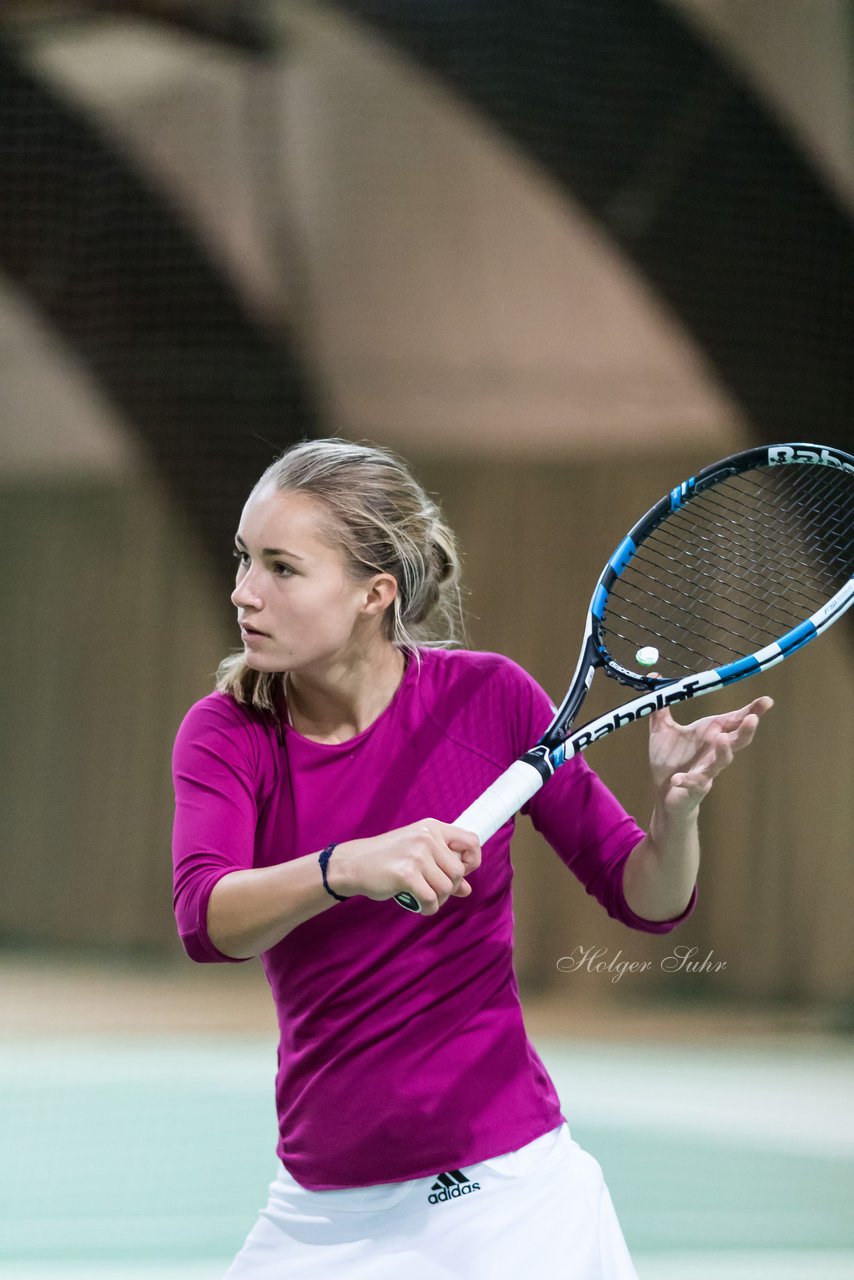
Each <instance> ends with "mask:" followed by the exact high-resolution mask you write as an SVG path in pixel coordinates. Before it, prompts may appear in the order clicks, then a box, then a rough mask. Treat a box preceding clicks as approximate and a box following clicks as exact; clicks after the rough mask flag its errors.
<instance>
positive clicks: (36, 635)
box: [0, 0, 854, 1021]
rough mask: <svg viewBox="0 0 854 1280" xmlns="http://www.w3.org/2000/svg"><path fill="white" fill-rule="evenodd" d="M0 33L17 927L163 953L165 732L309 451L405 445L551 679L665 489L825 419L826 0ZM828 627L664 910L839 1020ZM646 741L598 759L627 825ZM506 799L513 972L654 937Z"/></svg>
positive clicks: (848, 186)
mask: <svg viewBox="0 0 854 1280" xmlns="http://www.w3.org/2000/svg"><path fill="white" fill-rule="evenodd" d="M558 11H559V12H558ZM428 13H429V20H428V16H426V15H428ZM0 35H2V43H0V93H2V104H3V110H2V111H0V119H2V123H0V134H1V135H2V147H0V164H2V172H0V178H2V182H0V231H2V237H0V240H2V244H0V364H2V372H3V377H2V379H0V419H1V420H2V424H3V425H2V436H0V520H2V532H3V537H2V544H0V578H2V584H3V606H4V615H5V626H4V643H5V650H6V661H5V662H4V663H3V664H2V670H0V691H2V702H3V715H2V723H3V736H2V756H0V761H1V762H2V779H3V783H2V786H3V798H2V818H1V819H0V821H2V827H0V838H2V846H1V847H2V860H3V867H4V890H3V894H2V895H0V944H5V945H7V946H14V945H19V944H21V943H26V944H54V943H61V944H71V945H74V946H79V947H87V948H100V949H104V950H105V951H110V950H111V949H112V950H117V949H118V950H127V951H134V950H145V951H148V952H155V953H158V954H164V955H170V956H176V957H177V956H178V955H179V954H180V947H179V945H178V943H177V941H176V939H175V936H174V928H173V923H172V918H171V912H170V863H169V836H170V824H171V782H170V773H169V755H170V749H171V743H172V739H173V737H174V733H175V730H176V728H177V725H178V724H179V722H180V719H181V717H182V715H183V713H184V711H185V710H186V708H187V707H188V706H189V704H190V703H191V702H192V701H194V700H195V699H196V698H198V697H201V696H203V695H204V694H205V693H206V692H207V691H208V690H209V689H210V687H211V681H212V674H213V672H214V670H215V668H216V665H217V663H218V661H219V659H220V657H221V656H222V655H223V654H225V653H226V652H227V651H228V650H229V649H230V648H232V647H235V646H236V642H237V637H236V635H235V628H234V621H233V616H232V615H233V611H232V609H231V606H230V604H229V601H228V594H229V575H230V573H231V568H232V562H231V555H230V547H231V538H232V534H233V530H234V527H235V525H236V522H237V519H238V517H239V512H240V506H241V504H242V501H243V499H244V497H245V495H246V493H247V491H248V488H249V487H250V486H251V483H252V481H253V480H254V478H255V477H256V476H257V474H258V473H259V472H260V470H261V469H262V468H263V467H264V466H265V465H266V463H267V462H268V461H269V460H270V458H271V457H272V456H273V455H274V454H275V453H276V452H277V451H278V450H280V449H281V448H283V447H284V446H286V445H287V444H288V443H290V442H291V441H293V440H295V439H298V438H300V437H301V436H303V435H304V434H336V433H340V434H344V435H347V436H350V437H352V438H357V439H370V440H373V441H376V442H378V443H382V444H388V445H391V446H392V447H394V448H396V449H398V450H399V451H401V452H402V453H403V454H404V455H405V456H406V457H407V458H409V459H410V460H411V461H412V462H413V463H414V465H415V467H416V470H417V471H418V473H419V475H420V476H421V478H422V479H423V480H424V481H425V482H426V483H427V485H428V487H429V488H430V489H431V490H432V491H434V492H435V493H437V494H438V495H439V497H440V499H441V501H442V503H443V505H444V507H445V509H446V511H447V513H448V514H449V516H450V518H451V520H452V522H453V523H454V525H455V527H456V528H457V531H458V533H459V536H460V539H461V542H462V546H463V550H464V553H465V559H466V578H467V588H468V592H469V612H470V625H469V633H470V642H471V644H472V645H473V646H476V647H480V648H490V649H496V650H500V651H501V652H504V653H507V654H509V655H510V656H512V657H513V658H515V659H516V660H517V661H519V662H521V663H522V664H523V665H524V666H526V667H527V668H528V669H529V670H530V671H531V672H532V673H533V674H534V675H535V676H536V677H537V678H538V679H539V680H540V682H541V683H542V684H543V685H544V686H545V687H546V688H547V689H548V690H549V691H550V693H551V694H552V695H553V696H554V697H559V696H560V695H561V693H562V690H563V688H564V687H565V685H566V683H567V680H568V678H569V675H570V674H571V668H572V666H573V665H574V661H575V647H576V644H577V637H578V630H579V620H580V617H581V612H582V609H583V607H584V605H585V604H586V601H587V598H588V596H589V592H590V589H591V585H592V582H593V579H594V576H595V574H596V573H597V572H598V570H599V567H600V565H601V563H602V561H603V560H604V558H605V557H606V556H607V555H608V554H609V553H610V552H611V550H612V549H613V546H614V544H615V542H616V541H617V540H618V539H619V537H621V536H622V534H623V533H624V531H625V529H626V528H627V527H628V526H629V524H631V523H633V522H634V520H635V519H636V518H637V517H638V515H639V514H640V513H641V512H642V511H643V510H644V509H645V508H646V507H647V506H648V505H650V504H651V503H652V502H653V501H654V500H655V499H657V498H658V497H659V496H660V494H661V492H663V491H664V490H665V488H669V487H671V486H672V485H673V484H675V483H677V482H678V481H679V480H681V479H683V478H684V477H685V476H686V475H688V474H690V472H691V471H692V470H694V469H695V468H696V467H698V466H700V465H703V464H704V463H706V462H709V461H712V460H714V459H715V458H716V457H718V456H720V455H722V454H724V453H726V452H730V451H733V450H735V449H737V448H739V447H743V446H747V445H749V444H751V443H753V442H756V441H759V440H768V441H770V440H771V439H775V438H794V437H795V436H797V437H799V438H804V439H811V438H813V439H819V440H822V441H825V442H829V443H836V444H840V445H842V446H843V447H846V446H847V447H849V448H850V447H851V438H850V433H851V431H852V425H851V424H852V421H854V419H852V415H851V410H852V407H854V397H852V379H851V350H852V348H851V345H850V339H851V336H852V335H851V327H852V323H854V321H853V320H852V316H854V308H852V306H851V284H852V279H853V278H854V276H852V266H854V258H852V255H851V246H852V227H851V208H852V201H854V153H853V152H852V147H851V137H852V130H851V125H852V112H854V108H852V93H851V89H852V67H854V61H853V60H852V57H851V54H852V48H854V20H852V11H851V6H850V5H849V4H847V3H845V2H844V0H808V2H806V3H804V2H802V0H680V3H676V2H675V0H673V2H671V3H668V4H649V5H647V6H627V5H626V4H625V3H622V2H620V3H617V2H616V0H614V2H609V3H605V2H604V0H597V3H596V4H595V5H593V6H592V7H591V6H590V5H587V4H585V3H575V4H572V5H566V6H557V7H554V6H550V5H545V4H539V3H537V4H528V5H522V4H518V5H514V4H506V5H502V6H490V5H480V6H475V7H471V6H466V5H463V6H461V5H450V4H449V5H447V6H444V7H443V6H430V7H429V11H428V10H426V9H425V7H424V6H423V5H421V6H418V5H414V4H409V3H404V2H403V0H399V2H398V3H394V2H393V0H388V2H387V3H379V2H378V3H373V4H370V3H364V4H346V3H342V4H339V5H337V6H335V5H326V4H324V5H319V4H318V5H315V4H308V3H291V2H290V0H281V2H279V3H277V2H276V0H269V2H268V3H256V4H242V5H230V4H226V3H223V2H217V0H210V3H205V2H204V0H196V2H195V3H190V4H188V3H179V2H178V0H175V2H174V3H170V2H169V0H151V2H150V3H140V4H127V3H125V4H114V5H111V4H109V3H92V4H84V3H76V4H75V3H45V4H40V3H28V4H26V5H24V4H18V5H16V4H8V5H7V6H6V8H5V10H4V14H3V17H2V26H0ZM597 40H598V43H597ZM626 68H629V69H632V68H634V71H635V74H634V75H633V76H626V75H625V74H624V73H625V70H626ZM469 87H470V89H471V91H470V92H469V91H468V90H469ZM567 95H571V97H567ZM621 95H624V96H621ZM647 108H648V117H647V116H646V115H644V114H643V113H644V112H645V111H647ZM608 121H611V122H616V125H615V127H614V128H610V127H609V128H607V129H606V128H605V122H608ZM621 122H622V123H621ZM639 122H640V123H639ZM641 126H642V127H641ZM851 646H852V633H851V628H850V627H849V628H847V629H846V627H844V626H840V627H839V628H836V630H835V631H834V632H832V633H830V634H829V635H828V636H827V637H825V638H824V639H822V641H821V644H820V645H819V646H815V647H814V648H810V649H808V650H806V651H805V652H804V653H803V654H801V655H799V657H798V659H797V660H796V661H795V662H794V663H791V664H786V667H785V668H784V669H777V670H776V671H775V672H773V673H771V674H770V675H769V676H768V677H767V678H765V679H764V680H763V681H762V689H763V690H765V691H768V692H771V693H772V694H774V696H775V697H776V698H777V707H776V709H775V711H774V713H773V718H772V719H769V721H768V722H767V724H766V725H763V732H762V734H761V735H760V738H759V740H758V741H757V744H756V746H755V748H754V749H753V750H752V751H751V752H750V753H749V756H748V757H747V758H743V759H740V760H739V761H738V763H737V765H736V766H735V767H734V768H733V770H732V771H731V773H730V774H728V775H727V777H726V779H725V780H724V782H723V783H722V785H721V786H720V787H719V788H718V790H717V791H716V792H715V794H714V795H713V797H712V798H711V799H710V800H709V801H708V802H707V805H706V807H705V810H704V845H705V858H704V865H703V868H702V872H701V892H700V905H699V907H698V910H697V913H696V916H695V918H694V919H693V920H692V921H691V923H690V924H689V925H688V926H686V928H685V930H684V931H683V933H682V934H681V935H680V936H679V941H681V942H685V943H686V944H687V945H696V946H697V947H698V949H700V951H701V953H702V954H703V955H705V954H706V952H707V951H708V950H709V949H714V951H715V953H716V954H717V955H718V956H721V957H724V958H725V959H726V961H727V968H726V971H725V973H723V974H721V975H716V979H715V992H716V994H718V995H720V994H725V995H727V996H729V997H731V998H732V999H745V998H757V997H759V998H763V999H774V1000H778V999H785V1000H795V1001H802V1002H807V1003H810V1004H812V1005H814V1006H815V1007H816V1008H818V1009H821V1010H824V1011H826V1013H827V1016H828V1017H830V1018H834V1019H836V1020H837V1021H838V1020H840V1019H841V1018H844V1017H845V1016H846V1010H848V1009H850V1008H851V1007H852V997H854V992H852V988H851V976H850V975H851V973H852V972H854V966H853V965H852V961H854V941H852V932H851V929H850V917H851V912H852V907H854V901H852V898H854V890H853V889H852V885H854V877H852V874H851V871H852V861H851V858H852V829H854V787H852V785H851V784H852V776H854V734H852V730H851V725H852V721H854V676H853V675H852V647H851ZM759 691H760V689H759V685H757V686H756V688H750V689H748V688H747V687H746V688H745V698H746V697H747V696H748V695H749V696H754V695H755V693H757V692H759ZM606 693H607V694H608V695H609V696H610V690H608V691H606ZM598 696H599V701H600V703H601V704H602V705H604V701H605V700H606V699H605V698H604V697H603V695H602V691H601V690H600V691H599V695H598ZM736 696H738V695H737V694H733V693H732V692H730V694H729V695H728V696H727V699H726V700H725V701H726V702H731V701H732V699H733V698H734V697H736ZM714 705H717V706H721V705H723V702H722V701H721V700H715V699H710V700H708V701H707V702H706V703H705V704H703V705H702V714H706V713H707V712H708V711H709V710H710V709H711V707H712V706H714ZM644 748H645V729H644V727H643V726H637V727H635V728H632V729H629V730H626V731H625V732H624V733H622V734H620V735H618V737H617V738H615V740H614V741H613V742H612V743H609V744H608V745H607V746H606V747H600V748H599V749H597V750H596V751H594V752H591V753H590V756H589V758H590V761H591V763H592V764H593V765H594V767H595V768H597V769H598V770H599V771H600V772H601V774H602V775H603V777H604V778H605V779H606V781H608V782H609V784H610V785H611V786H612V787H613V788H614V790H615V791H616V792H617V793H618V794H619V795H620V797H621V798H622V799H623V800H624V802H625V803H626V805H627V807H629V808H630V809H631V810H632V811H633V812H635V813H636V814H637V816H638V817H639V818H640V819H641V820H645V818H646V816H647V813H648V806H649V796H648V795H647V793H646V781H645V763H644ZM526 825H527V824H524V823H520V830H519V833H518V835H517V842H516V845H515V850H516V867H517V884H518V891H517V919H518V946H519V962H520V968H521V971H522V976H523V979H524V980H525V981H526V982H527V983H528V984H529V986H538V987H541V988H542V987H546V986H548V985H549V984H553V983H556V982H557V983H559V982H562V981H565V979H563V978H562V977H561V975H559V974H557V972H556V969H555V962H556V960H557V958H558V957H559V956H561V955H565V954H567V953H568V952H570V951H571V950H572V949H573V947H575V946H576V945H578V944H579V943H581V944H584V945H588V946H592V945H598V946H603V947H608V948H610V949H611V950H612V951H614V950H616V949H617V948H619V947H623V949H624V951H625V952H626V953H627V954H629V953H630V955H631V958H637V959H643V958H645V956H647V955H649V956H653V955H658V954H664V951H663V950H662V946H663V944H662V943H661V941H659V940H657V939H649V938H646V937H643V936H641V935H637V936H636V937H631V938H628V935H626V933H625V931H624V930H622V929H621V928H620V927H618V926H617V925H615V924H613V923H612V922H610V921H608V920H607V919H606V918H604V917H603V916H602V913H601V911H600V910H599V908H598V906H596V904H594V903H591V902H589V901H587V900H585V898H584V895H583V894H582V893H581V891H580V889H579V887H578V886H577V885H576V884H574V882H572V881H571V879H570V878H569V877H567V875H566V873H565V870H564V869H563V868H562V867H561V866H560V864H558V862H557V860H556V859H554V858H553V857H552V856H551V855H550V853H549V851H548V850H547V849H545V848H543V847H542V846H541V843H540V842H539V840H538V839H537V837H536V836H535V835H534V834H533V833H532V832H530V831H528V830H527V829H526ZM668 945H669V944H668ZM613 990H614V988H613V987H609V985H608V984H607V983H605V984H603V986H602V997H603V998H606V997H607V996H609V995H611V994H612V993H613Z"/></svg>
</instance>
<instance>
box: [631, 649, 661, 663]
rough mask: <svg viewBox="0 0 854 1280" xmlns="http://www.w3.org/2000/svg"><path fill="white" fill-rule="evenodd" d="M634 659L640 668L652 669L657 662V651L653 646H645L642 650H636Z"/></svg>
mask: <svg viewBox="0 0 854 1280" xmlns="http://www.w3.org/2000/svg"><path fill="white" fill-rule="evenodd" d="M635 658H636V659H637V662H638V665H639V666H641V667H654V666H655V664H656V662H658V650H657V649H656V647H655V645H651V644H649V645H645V646H644V648H643V649H638V651H637V653H636V654H635Z"/></svg>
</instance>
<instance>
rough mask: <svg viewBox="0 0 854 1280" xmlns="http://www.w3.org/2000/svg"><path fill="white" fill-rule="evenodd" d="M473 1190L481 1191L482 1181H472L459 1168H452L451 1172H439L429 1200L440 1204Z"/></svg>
mask: <svg viewBox="0 0 854 1280" xmlns="http://www.w3.org/2000/svg"><path fill="white" fill-rule="evenodd" d="M472 1191H480V1183H479V1182H470V1181H469V1179H468V1178H467V1177H466V1175H465V1174H464V1173H462V1172H461V1171H460V1170H459V1169H451V1171H450V1173H440V1174H439V1176H438V1178H437V1179H436V1181H435V1182H434V1183H433V1185H432V1187H431V1188H430V1195H429V1196H428V1197H427V1200H428V1202H429V1203H430V1204H440V1203H441V1202H442V1201H443V1200H458V1199H459V1198H460V1196H467V1195H470V1194H471V1192H472Z"/></svg>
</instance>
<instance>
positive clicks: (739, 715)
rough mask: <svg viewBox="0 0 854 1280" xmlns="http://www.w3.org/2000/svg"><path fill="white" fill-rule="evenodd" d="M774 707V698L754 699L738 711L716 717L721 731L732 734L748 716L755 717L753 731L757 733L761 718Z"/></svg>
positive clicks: (726, 712) (727, 712)
mask: <svg viewBox="0 0 854 1280" xmlns="http://www.w3.org/2000/svg"><path fill="white" fill-rule="evenodd" d="M773 705H774V699H773V698H768V697H762V698H754V699H753V701H752V702H749V703H748V704H747V706H746V707H739V708H738V709H737V710H736V711H725V712H724V713H723V715H720V716H715V719H716V720H717V723H718V724H719V725H720V727H721V729H724V730H726V732H727V733H731V732H733V731H735V730H737V729H738V728H739V727H740V726H741V725H742V723H743V722H744V720H745V719H746V718H747V717H748V716H751V717H754V718H755V723H754V725H753V731H754V733H755V732H756V725H757V724H758V723H759V720H760V718H761V717H762V716H764V715H765V714H766V712H768V711H770V710H771V708H772V707H773Z"/></svg>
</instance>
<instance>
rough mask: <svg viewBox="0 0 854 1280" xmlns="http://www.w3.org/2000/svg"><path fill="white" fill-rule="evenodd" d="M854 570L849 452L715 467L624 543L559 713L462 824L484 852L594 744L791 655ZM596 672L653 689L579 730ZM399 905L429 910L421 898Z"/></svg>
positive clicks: (796, 448)
mask: <svg viewBox="0 0 854 1280" xmlns="http://www.w3.org/2000/svg"><path fill="white" fill-rule="evenodd" d="M852 575H854V458H852V457H851V456H850V455H849V454H847V453H842V452H841V451H840V450H839V449H833V448H828V447H825V446H823V445H817V444H778V445H770V446H764V447H762V448H758V449H748V450H746V451H745V452H744V453H737V454H734V455H733V456H732V457H729V458H724V459H723V460H722V461H721V462H716V463H714V464H713V465H712V466H709V467H706V468H705V469H704V470H703V471H700V472H699V473H698V474H697V475H696V476H692V477H691V479H690V480H686V481H685V483H684V484H681V485H679V486H678V487H677V488H675V489H672V490H671V491H670V493H668V494H667V495H666V496H665V497H663V498H662V499H661V501H660V502H657V503H656V504H655V506H654V507H652V508H651V510H650V511H648V512H647V514H646V515H645V516H644V517H643V519H642V520H639V521H638V523H637V524H636V525H635V527H634V528H633V529H632V531H631V532H630V533H629V534H628V536H627V537H625V538H624V539H623V541H622V542H621V543H620V545H619V546H618V548H617V550H616V551H615V552H614V554H613V556H612V557H611V559H610V560H609V561H608V563H607V565H606V566H605V569H604V571H603V573H602V576H601V577H600V579H599V581H598V583H597V585H596V590H595V591H594V592H593V598H592V600H591V602H590V608H589V611H588V616H587V625H586V628H585V632H584V640H583V642H582V645H581V653H580V656H579V659H578V665H577V667H576V669H575V675H574V676H573V679H572V684H571V686H570V688H569V692H568V693H567V695H566V697H565V698H564V700H563V702H562V703H561V705H560V707H559V708H558V711H557V714H556V715H555V717H554V719H553V720H552V722H551V724H550V725H549V727H548V729H547V730H546V732H545V733H544V734H543V736H542V738H541V739H540V741H539V742H538V743H537V744H536V745H535V746H533V747H532V748H531V750H530V751H527V752H526V753H525V754H524V755H523V756H522V757H520V759H518V760H517V761H515V763H514V764H512V765H511V766H510V768H509V769H507V770H506V771H505V772H504V773H503V774H502V775H501V777H500V778H498V779H496V781H495V782H494V783H493V784H492V786H490V787H489V788H488V789H487V790H486V791H484V793H483V795H481V796H480V797H479V798H478V799H477V800H475V802H474V804H472V805H470V806H469V808H468V809H466V811H465V813H462V814H460V816H459V818H457V819H456V824H455V825H457V826H460V827H465V828H466V829H467V830H469V831H474V832H476V834H477V835H478V837H479V839H480V842H481V844H483V843H484V842H485V841H486V840H488V839H489V838H490V836H493V835H494V834H495V832H496V831H498V829H499V828H500V827H502V826H503V825H504V823H505V822H507V821H508V819H509V818H511V817H512V816H513V814H514V813H516V812H517V811H518V810H519V809H520V808H521V807H522V805H523V804H525V803H526V802H527V801H528V800H530V799H531V797H532V796H533V795H534V794H535V793H536V792H537V791H538V790H539V788H540V787H541V786H542V785H543V783H544V782H546V781H547V780H548V779H549V778H550V777H551V776H552V774H553V773H554V772H555V770H556V769H557V768H559V767H560V765H562V764H563V763H564V762H565V761H567V760H570V759H571V758H572V757H573V756H574V755H575V754H576V753H577V752H579V751H584V750H585V749H586V748H587V747H589V746H590V744H591V743H592V742H597V741H598V740H599V739H600V738H604V737H606V736H607V735H608V734H610V733H613V732H614V731H615V730H616V729H621V728H622V727H623V725H626V724H631V723H632V721H634V720H638V719H640V718H641V717H643V716H648V715H650V714H651V713H652V712H654V711H657V710H659V709H660V708H662V707H667V706H671V705H672V704H673V703H676V702H683V701H685V699H687V698H696V697H699V696H700V695H701V694H704V693H711V692H712V691H713V690H715V689H720V688H722V687H723V686H724V685H728V684H732V683H733V682H734V681H736V680H743V679H744V678H745V677H746V676H751V675H754V674H755V673H756V672H758V671H764V670H766V669H767V668H768V667H772V666H774V664H775V663H777V662H781V661H782V660H783V658H788V657H789V656H790V654H792V653H794V652H795V651H796V650H797V649H800V648H802V647H803V646H804V645H805V644H808V643H809V641H810V640H813V639H814V638H815V637H816V636H817V635H819V634H820V633H821V632H822V631H824V630H826V629H827V628H828V627H829V626H830V625H831V623H833V622H836V620H837V619H838V618H840V617H841V616H842V614H843V613H844V612H845V610H846V609H847V608H848V607H849V606H850V605H851V604H852V603H854V576H852ZM597 667H601V668H602V669H603V670H604V672H605V674H606V675H609V676H611V677H612V678H613V679H615V680H617V681H619V682H620V684H624V685H628V686H629V687H630V688H632V689H636V690H640V691H641V692H640V694H639V696H638V697H635V698H632V699H630V700H629V701H628V702H625V703H623V704H622V706H619V707H617V708H615V709H614V710H613V711H609V712H607V713H606V714H604V715H601V716H599V717H598V718H597V719H595V720H591V721H590V722H589V723H588V724H585V725H584V726H583V727H582V728H580V729H578V730H575V731H574V732H573V724H574V722H575V719H576V716H577V715H578V712H579V710H580V708H581V704H582V703H583V702H584V699H585V697H586V696H587V691H588V690H589V688H590V685H591V683H592V681H593V676H594V673H595V671H596V669H597ZM653 668H654V670H655V674H650V671H651V670H652V669H653ZM395 901H396V902H398V903H399V904H400V905H401V906H402V907H405V909H406V910H407V911H420V910H421V907H420V904H419V902H418V899H417V898H416V897H415V896H414V895H413V894H411V893H399V894H397V895H396V896H395Z"/></svg>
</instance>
